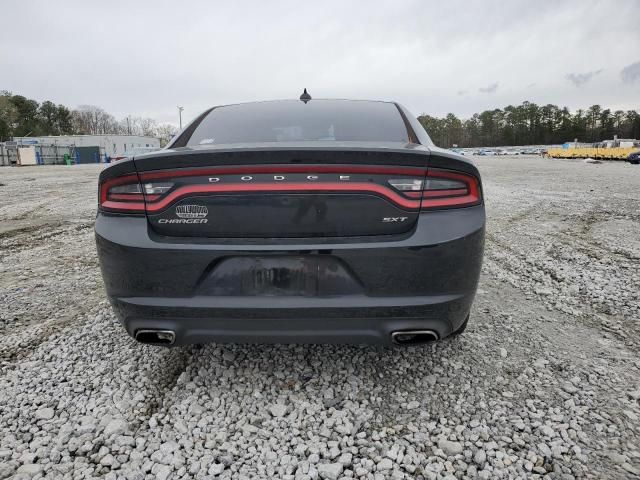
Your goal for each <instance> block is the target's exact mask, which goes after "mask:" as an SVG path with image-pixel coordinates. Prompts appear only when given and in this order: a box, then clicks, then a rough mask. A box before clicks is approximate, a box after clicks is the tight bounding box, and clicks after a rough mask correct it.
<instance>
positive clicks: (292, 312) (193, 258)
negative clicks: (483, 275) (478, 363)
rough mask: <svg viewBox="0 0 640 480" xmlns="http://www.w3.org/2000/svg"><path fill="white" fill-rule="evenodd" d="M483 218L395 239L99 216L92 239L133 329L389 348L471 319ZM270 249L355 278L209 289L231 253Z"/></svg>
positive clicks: (428, 219) (450, 220)
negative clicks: (323, 284)
mask: <svg viewBox="0 0 640 480" xmlns="http://www.w3.org/2000/svg"><path fill="white" fill-rule="evenodd" d="M484 224H485V216H484V207H483V206H478V207H470V208H464V209H457V210H448V211H439V212H430V213H426V214H420V219H419V221H418V222H417V224H416V227H415V229H414V230H413V231H412V232H409V233H408V234H406V235H404V236H402V237H400V238H398V237H395V238H390V239H389V240H388V241H380V239H379V238H378V239H376V240H375V241H374V239H370V238H360V239H317V238H315V239H308V240H300V239H289V240H286V241H284V242H283V241H282V240H277V241H276V240H273V241H269V240H264V241H262V242H261V241H259V240H247V239H239V240H236V241H234V240H229V239H225V240H217V241H216V240H213V239H210V240H208V241H202V240H200V241H198V240H196V239H185V238H169V237H158V236H155V235H154V234H153V232H152V231H151V230H150V229H149V227H148V224H147V221H146V218H145V217H143V216H141V217H126V216H118V215H106V214H102V213H99V214H98V217H97V219H96V241H97V247H98V255H99V258H100V264H101V268H102V273H103V277H104V280H105V286H106V289H107V294H108V296H109V299H110V301H111V303H112V305H113V306H114V310H115V312H116V315H117V317H118V318H119V319H120V321H121V322H122V323H123V325H124V326H125V328H126V330H127V332H128V333H129V334H130V335H132V336H135V333H136V332H137V331H140V330H168V331H172V332H174V333H175V344H177V345H179V344H188V343H203V342H208V341H215V342H253V343H267V342H277V343H374V344H391V343H392V339H391V334H392V332H394V331H401V330H432V331H433V332H435V334H436V335H437V336H438V337H439V338H442V337H446V336H448V335H450V334H451V333H453V332H454V331H456V330H457V329H458V328H460V326H461V325H462V324H463V323H464V321H465V319H466V318H467V316H468V314H469V310H470V309H471V304H472V302H473V298H474V295H475V291H476V288H477V283H478V278H479V275H480V268H481V263H482V252H483V247H484ZM269 256H278V257H282V256H296V257H300V256H303V257H307V258H310V259H313V258H319V257H323V258H330V259H332V260H335V262H336V264H339V265H341V266H344V269H345V271H347V272H348V275H349V277H350V278H351V279H353V282H352V284H351V285H349V286H348V288H346V290H345V292H344V294H339V293H338V294H332V295H306V294H305V295H289V294H286V292H284V294H279V295H251V294H247V295H238V294H233V295H225V294H221V293H220V291H219V290H217V289H216V288H217V287H216V288H214V287H212V286H211V282H212V281H213V280H212V279H215V278H214V277H215V272H216V271H219V268H218V267H219V265H220V263H221V262H222V261H223V260H225V259H234V258H247V257H248V258H252V257H269ZM218 280H219V279H218ZM222 281H224V277H223V280H222Z"/></svg>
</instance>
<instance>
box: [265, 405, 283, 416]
mask: <svg viewBox="0 0 640 480" xmlns="http://www.w3.org/2000/svg"><path fill="white" fill-rule="evenodd" d="M269 412H271V415H273V416H274V417H284V416H285V414H286V413H287V406H286V405H282V404H280V403H276V404H274V405H271V406H270V407H269Z"/></svg>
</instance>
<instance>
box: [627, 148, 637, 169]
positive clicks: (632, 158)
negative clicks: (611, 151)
mask: <svg viewBox="0 0 640 480" xmlns="http://www.w3.org/2000/svg"><path fill="white" fill-rule="evenodd" d="M627 162H629V163H630V164H632V165H638V164H640V150H638V151H637V152H631V153H630V154H629V156H628V157H627Z"/></svg>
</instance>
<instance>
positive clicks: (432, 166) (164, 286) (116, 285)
mask: <svg viewBox="0 0 640 480" xmlns="http://www.w3.org/2000/svg"><path fill="white" fill-rule="evenodd" d="M484 227H485V210H484V203H483V198H482V184H481V181H480V175H479V173H478V170H477V168H476V167H475V166H474V165H473V164H471V163H470V162H469V161H467V160H465V159H464V158H463V157H461V156H458V155H455V154H452V153H450V152H447V151H445V150H441V149H439V148H437V147H435V146H434V145H433V143H432V142H431V140H430V139H429V136H428V135H427V133H426V132H425V131H424V129H423V128H422V126H421V125H420V123H419V122H418V121H417V120H416V119H415V117H414V116H413V115H412V114H411V113H409V112H408V111H407V110H406V109H405V108H404V107H402V106H401V105H398V104H397V103H391V102H378V101H354V100H317V99H313V100H311V99H309V98H308V97H301V100H284V101H271V102H255V103H245V104H238V105H227V106H221V107H215V108H212V109H210V110H208V111H206V112H205V113H203V114H202V115H200V116H199V117H198V118H197V119H195V120H194V121H193V122H192V123H191V124H190V125H189V126H188V127H187V128H185V129H184V130H183V131H182V132H180V134H179V135H178V136H176V138H174V139H173V140H172V142H171V143H170V144H169V145H168V146H167V148H165V149H164V150H161V151H158V152H154V153H150V154H144V155H140V156H136V157H133V158H129V159H127V160H124V161H122V162H119V163H116V164H113V165H111V166H109V167H108V168H106V169H105V170H104V171H103V172H102V173H101V175H100V180H99V208H98V215H97V219H96V224H95V233H96V242H97V248H98V255H99V258H100V265H101V268H102V275H103V277H104V282H105V286H106V290H107V294H108V296H109V299H110V301H111V303H112V305H113V307H114V310H115V312H116V315H117V316H118V318H119V319H120V321H121V322H122V323H123V325H124V327H125V328H126V330H127V332H128V333H129V334H130V335H131V336H133V337H134V338H135V339H137V340H138V341H140V342H143V343H148V344H155V345H177V344H188V343H203V342H208V341H214V342H258V343H262V342H282V343H291V342H294V343H377V344H392V343H395V344H403V345H413V344H419V343H426V342H429V341H433V340H437V339H440V338H444V337H447V336H449V335H452V334H457V333H460V332H462V331H463V330H464V328H465V327H466V325H467V321H468V319H469V311H470V309H471V304H472V302H473V298H474V295H475V292H476V287H477V284H478V277H479V275H480V266H481V263H482V255H483V247H484Z"/></svg>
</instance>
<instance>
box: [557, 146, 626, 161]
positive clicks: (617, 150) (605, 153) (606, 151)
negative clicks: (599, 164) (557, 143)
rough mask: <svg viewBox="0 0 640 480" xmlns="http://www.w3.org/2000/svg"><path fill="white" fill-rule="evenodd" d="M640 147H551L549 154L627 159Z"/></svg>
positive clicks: (568, 156)
mask: <svg viewBox="0 0 640 480" xmlns="http://www.w3.org/2000/svg"><path fill="white" fill-rule="evenodd" d="M637 150H638V147H627V148H621V147H613V148H605V147H577V148H550V149H549V150H548V152H547V155H549V156H550V157H553V158H596V159H602V160H626V159H627V157H628V156H629V154H630V153H631V152H635V151H637Z"/></svg>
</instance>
